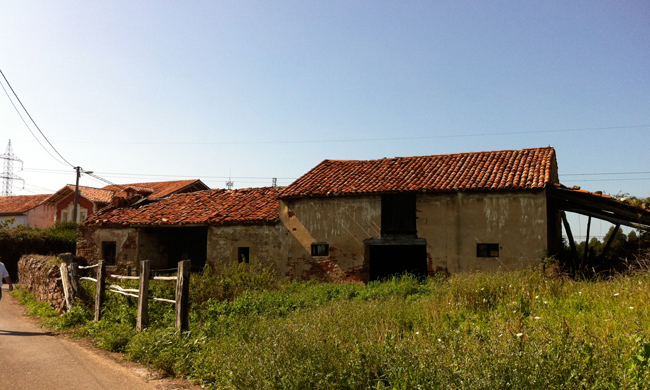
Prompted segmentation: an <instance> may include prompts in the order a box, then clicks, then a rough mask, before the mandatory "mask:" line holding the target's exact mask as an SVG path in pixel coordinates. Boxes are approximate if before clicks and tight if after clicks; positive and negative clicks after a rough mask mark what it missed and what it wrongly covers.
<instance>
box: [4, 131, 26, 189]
mask: <svg viewBox="0 0 650 390" xmlns="http://www.w3.org/2000/svg"><path fill="white" fill-rule="evenodd" d="M0 159H2V160H4V161H3V164H2V166H3V170H2V196H11V195H13V191H12V189H13V186H14V180H21V181H22V182H23V188H24V187H25V180H23V179H22V178H20V177H18V176H16V175H14V161H17V162H20V170H21V171H22V170H23V160H21V159H19V158H18V157H16V156H15V155H14V152H13V150H12V149H11V140H9V144H8V145H7V150H5V153H4V154H0Z"/></svg>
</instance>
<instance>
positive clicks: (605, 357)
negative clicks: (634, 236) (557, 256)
mask: <svg viewBox="0 0 650 390" xmlns="http://www.w3.org/2000/svg"><path fill="white" fill-rule="evenodd" d="M266 271H267V270H265V269H263V268H261V269H260V268H257V269H256V268H254V267H248V268H247V267H246V266H242V265H236V266H235V267H233V268H232V269H222V270H210V271H206V272H204V273H203V274H202V275H196V276H193V282H192V290H191V291H192V294H194V295H193V297H192V301H193V308H192V311H191V324H190V329H191V331H190V332H189V334H186V335H185V336H184V337H180V336H179V334H178V332H177V331H176V330H175V329H174V328H173V327H172V326H173V312H172V308H171V307H170V306H160V307H159V308H156V309H154V311H153V312H154V314H153V315H152V317H155V318H152V326H151V327H150V328H149V329H147V330H145V331H144V332H141V333H136V332H135V331H134V330H133V326H134V313H135V306H136V305H135V299H133V298H129V297H122V296H113V297H111V294H109V299H108V305H107V308H106V311H105V312H104V320H102V321H101V322H99V323H97V324H94V323H92V322H86V323H84V321H85V320H87V319H89V317H84V316H85V315H86V314H87V312H84V311H83V310H82V309H79V310H81V311H79V312H77V313H73V314H71V313H68V314H66V315H69V317H68V319H67V320H66V321H67V322H66V324H67V325H66V326H62V328H66V327H67V328H70V327H72V328H73V329H75V332H76V333H77V334H82V335H86V336H88V337H92V338H93V339H95V340H96V342H97V343H98V345H100V346H102V347H104V348H107V349H110V350H116V351H126V352H127V353H128V355H129V356H130V358H131V359H133V360H135V361H139V362H142V363H144V364H147V365H150V366H152V367H155V368H157V369H160V370H163V371H165V372H167V373H169V374H171V375H178V376H184V377H188V378H192V379H194V380H196V381H198V382H200V383H201V384H203V385H204V386H205V387H207V388H210V389H249V388H260V389H269V388H273V389H304V388H310V389H411V388H433V389H437V388H440V389H446V388H449V389H459V388H465V389H470V388H471V389H493V388H504V389H505V388H508V389H511V388H512V389H559V388H585V389H619V388H623V389H626V388H627V389H641V388H647V387H648V383H650V368H649V364H650V363H649V362H650V360H649V359H650V342H649V340H650V331H649V329H650V328H649V326H648V325H650V308H648V307H647V302H648V301H649V300H650V276H648V275H647V274H638V275H634V276H630V277H615V278H611V279H608V280H598V281H586V280H583V281H576V280H571V279H568V278H562V277H557V278H553V279H549V278H546V277H544V276H543V275H542V274H541V273H540V272H539V271H536V270H525V271H517V272H512V273H499V274H496V273H495V274H469V275H459V276H454V277H451V278H448V279H429V280H418V279H415V278H412V277H409V276H408V275H404V276H400V277H396V278H393V279H392V280H389V281H385V282H382V283H370V284H369V285H367V286H362V285H354V284H332V283H328V284H319V283H314V282H297V281H294V282H291V281H285V280H278V279H277V278H275V277H274V276H273V274H271V273H265V272H266ZM248 273H250V274H248ZM152 289H159V290H156V293H157V294H166V293H171V291H167V290H165V288H164V287H160V286H157V284H156V283H154V284H152ZM66 315H64V316H63V317H65V316H66ZM63 317H61V318H63Z"/></svg>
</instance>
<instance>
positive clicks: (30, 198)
mask: <svg viewBox="0 0 650 390" xmlns="http://www.w3.org/2000/svg"><path fill="white" fill-rule="evenodd" d="M50 196H51V194H45V195H16V196H1V197H0V214H12V213H16V214H19V213H24V212H26V211H28V210H31V209H33V208H34V207H36V206H38V205H39V204H41V203H43V201H44V200H45V199H47V198H49V197H50Z"/></svg>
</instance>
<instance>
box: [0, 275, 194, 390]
mask: <svg viewBox="0 0 650 390" xmlns="http://www.w3.org/2000/svg"><path fill="white" fill-rule="evenodd" d="M3 290H5V291H3V294H2V295H3V297H2V300H0V389H2V390H13V389H16V390H59V389H66V390H77V389H79V390H82V389H83V390H90V389H116V390H117V389H119V390H149V389H157V390H161V389H190V388H195V387H194V386H191V385H188V384H177V383H175V382H174V381H173V380H165V379H155V375H152V373H151V372H149V371H148V370H146V369H144V368H142V367H140V366H138V365H136V364H133V363H123V362H120V361H119V360H118V359H115V358H111V357H110V354H108V353H102V352H99V351H96V350H94V349H93V348H88V347H86V346H83V345H82V343H78V342H74V341H71V340H68V339H66V338H65V337H62V336H56V335H54V334H52V333H49V332H48V331H46V330H44V329H41V328H39V327H38V326H37V325H36V324H35V322H34V320H33V319H31V318H27V317H24V316H23V312H24V310H23V308H22V306H20V305H18V304H17V303H16V301H15V299H14V298H13V297H12V296H10V295H9V294H7V292H6V286H3ZM152 377H154V379H153V380H152ZM172 382H174V383H172Z"/></svg>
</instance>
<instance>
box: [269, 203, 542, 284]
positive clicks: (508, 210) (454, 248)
mask: <svg viewBox="0 0 650 390" xmlns="http://www.w3.org/2000/svg"><path fill="white" fill-rule="evenodd" d="M279 207H280V209H279V211H280V219H281V221H282V223H283V224H284V225H285V226H286V227H287V229H288V230H289V233H290V239H289V250H288V256H287V259H288V260H287V261H288V263H287V273H286V274H287V276H289V277H294V278H299V279H312V278H316V279H320V280H323V281H330V280H351V281H367V278H368V273H367V272H368V262H367V252H366V250H367V246H366V244H365V243H364V240H366V241H367V240H371V239H380V238H381V196H380V195H370V196H340V197H313V198H291V199H284V200H282V201H280V206H279ZM416 209H417V237H418V238H424V239H426V241H427V258H428V260H427V262H428V264H427V268H428V270H429V273H430V274H432V273H435V272H440V271H442V272H449V273H452V274H454V273H461V272H472V271H479V270H486V271H487V270H490V271H494V270H513V269H518V268H524V267H527V266H530V265H532V264H536V263H538V262H539V261H540V260H541V259H542V258H543V257H544V256H545V255H546V254H547V251H548V242H549V240H548V226H547V218H548V215H547V214H548V212H547V202H546V195H545V192H544V191H543V190H539V191H512V192H509V191H499V192H447V193H419V194H417V196H416ZM315 242H324V243H328V244H329V256H328V257H312V256H311V251H310V248H311V244H312V243H315ZM479 243H495V244H499V247H500V253H499V257H497V258H479V257H477V244H479Z"/></svg>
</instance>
